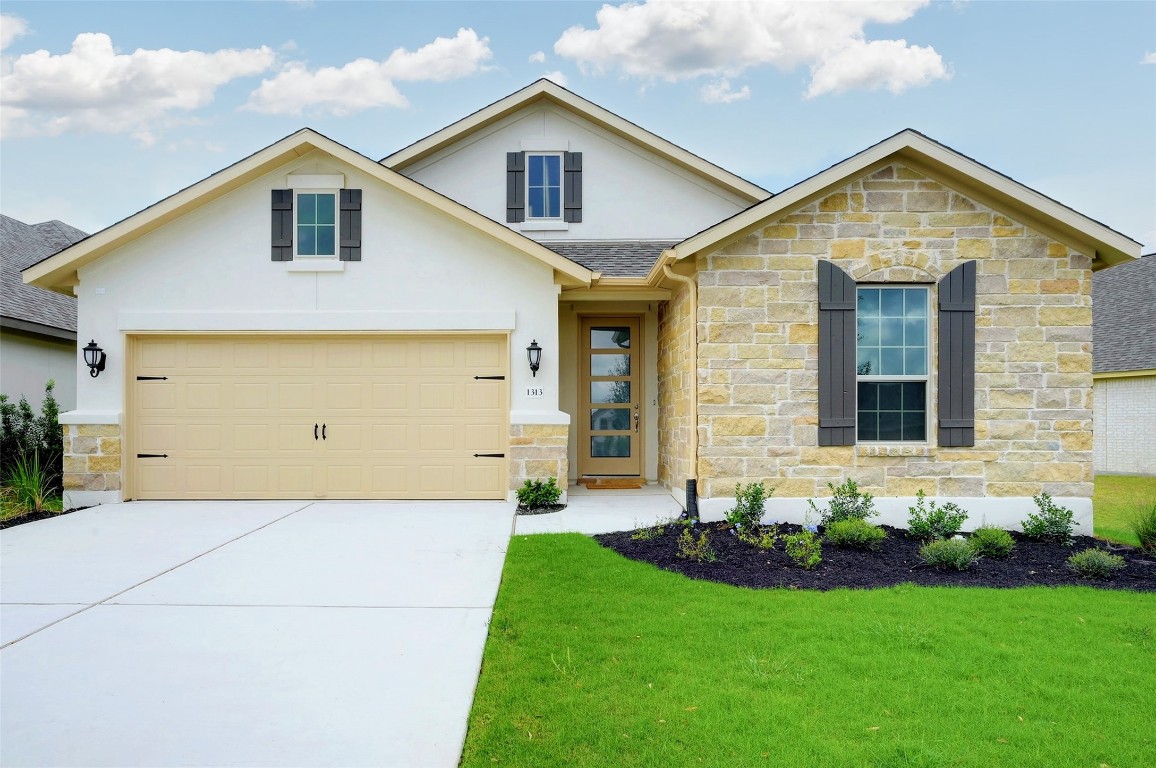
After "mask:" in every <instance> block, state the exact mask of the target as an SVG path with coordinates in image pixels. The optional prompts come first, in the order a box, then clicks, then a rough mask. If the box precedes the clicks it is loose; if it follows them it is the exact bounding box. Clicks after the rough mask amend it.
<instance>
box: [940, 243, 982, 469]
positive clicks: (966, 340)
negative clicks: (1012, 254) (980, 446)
mask: <svg viewBox="0 0 1156 768" xmlns="http://www.w3.org/2000/svg"><path fill="white" fill-rule="evenodd" d="M939 445H941V446H943V447H945V448H948V447H952V448H954V447H960V446H968V445H975V262H974V261H968V262H964V263H963V264H960V265H959V266H958V267H956V268H955V269H953V270H951V272H949V273H948V274H947V276H946V277H944V278H943V279H942V280H940V281H939Z"/></svg>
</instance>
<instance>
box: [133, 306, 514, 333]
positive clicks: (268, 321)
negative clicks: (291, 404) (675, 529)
mask: <svg viewBox="0 0 1156 768" xmlns="http://www.w3.org/2000/svg"><path fill="white" fill-rule="evenodd" d="M117 328H118V329H119V330H121V331H124V332H126V333H132V332H137V331H153V332H155V331H219V332H225V331H260V332H264V333H292V332H311V331H512V330H514V312H513V311H485V312H482V311H478V312H469V311H459V312H432V311H431V312H417V311H398V312H389V311H358V312H142V311H133V310H125V311H123V312H121V313H120V314H119V315H118V316H117Z"/></svg>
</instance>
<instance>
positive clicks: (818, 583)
mask: <svg viewBox="0 0 1156 768" xmlns="http://www.w3.org/2000/svg"><path fill="white" fill-rule="evenodd" d="M883 529H884V530H885V531H887V538H886V539H884V540H883V544H882V546H880V548H879V549H878V550H876V551H874V552H867V551H862V550H856V549H840V548H837V547H834V546H831V545H830V544H829V543H827V542H824V543H823V561H822V562H821V563H820V564H819V565H817V566H815V568H814V570H811V571H807V570H804V569H803V568H801V567H799V566H797V565H795V564H794V562H793V561H792V560H791V559H790V558H789V557H787V554H786V552H785V551H784V550H783V543H782V541H781V540H780V541H779V542H777V543H776V544H775V547H774V549H772V550H770V551H765V550H761V549H758V548H756V547H754V546H751V545H750V544H746V543H744V542H742V541H739V539H738V537H736V536H735V535H734V534H733V533H732V531H731V530H730V527H729V526H728V525H727V524H725V523H706V524H700V525H699V526H697V528H696V529H695V535H696V537H697V534H698V531H702V530H705V531H707V533H708V535H709V538H710V543H711V546H712V547H713V548H714V551H715V553H716V554H717V556H718V560H717V561H716V562H713V563H695V562H691V561H688V560H684V559H680V558H678V557H677V556H676V554H675V553H676V552H677V549H678V544H677V540H678V536H679V534H680V533H681V532H682V526H678V525H668V526H666V531H665V532H664V533H663V534H662V535H661V536H658V537H657V538H654V539H651V540H648V541H643V540H635V539H633V538H632V535H633V533H634V532H633V531H626V532H623V533H606V534H602V535H599V536H595V537H594V539H595V540H596V541H598V543H599V544H601V545H602V546H604V547H607V548H609V549H613V550H614V551H615V552H618V553H619V554H621V555H623V556H625V557H628V558H630V559H632V560H640V561H642V562H646V563H651V564H652V565H656V566H658V567H659V568H662V569H664V570H667V571H674V572H676V573H681V574H683V575H685V576H689V577H690V578H692V579H701V580H705V581H717V582H720V583H723V584H733V585H735V586H738V587H750V588H753V589H765V588H771V587H781V588H788V589H818V590H827V589H836V588H839V587H850V588H854V589H871V588H873V587H890V586H894V585H896V584H903V583H914V584H921V585H924V586H954V587H1001V588H1010V587H1028V586H1061V585H1083V586H1095V587H1102V588H1108V589H1131V590H1138V591H1144V592H1154V591H1156V557H1154V556H1152V555H1148V554H1146V553H1145V552H1143V551H1142V550H1139V549H1133V548H1132V547H1126V546H1122V545H1116V544H1110V543H1108V542H1105V541H1099V540H1097V539H1093V538H1092V537H1090V536H1077V537H1076V538H1075V541H1073V543H1072V545H1071V546H1068V547H1066V546H1063V545H1061V544H1052V543H1047V542H1041V541H1035V540H1032V539H1026V538H1024V537H1023V536H1022V535H1020V534H1018V533H1014V532H1013V533H1012V537H1013V538H1014V539H1015V542H1016V546H1015V549H1014V550H1012V553H1011V555H1010V556H1009V557H1007V558H1003V559H996V558H983V559H981V560H980V561H979V562H978V563H975V564H974V565H972V567H971V568H970V569H969V570H966V571H953V570H952V571H944V570H938V569H935V568H932V567H930V566H928V565H927V564H925V563H924V562H923V561H922V560H921V559H920V558H919V546H920V542H918V541H915V540H913V539H909V538H908V537H907V535H906V532H905V531H903V530H901V529H896V528H891V527H889V526H883ZM798 530H799V526H797V525H780V526H779V532H780V533H781V534H787V533H795V532H797V531H798ZM1088 547H1099V548H1101V549H1106V550H1110V551H1111V552H1112V553H1113V554H1117V555H1121V556H1123V557H1124V560H1125V562H1126V565H1125V567H1124V568H1123V569H1122V570H1121V571H1118V572H1117V574H1116V576H1114V577H1113V578H1111V579H1108V580H1104V581H1093V580H1089V579H1085V578H1081V577H1080V576H1078V575H1077V574H1075V573H1074V572H1072V571H1071V570H1069V569H1068V567H1067V563H1066V560H1067V559H1068V557H1070V556H1071V555H1072V554H1074V553H1076V552H1079V551H1081V550H1083V549H1086V548H1088Z"/></svg>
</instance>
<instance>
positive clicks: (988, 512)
mask: <svg viewBox="0 0 1156 768" xmlns="http://www.w3.org/2000/svg"><path fill="white" fill-rule="evenodd" d="M828 500H829V499H828V498H816V499H814V502H815V506H817V507H818V508H819V509H821V510H822V509H825V508H826V506H827V502H828ZM1054 500H1055V502H1056V504H1059V505H1060V506H1064V507H1067V508H1068V509H1070V510H1072V512H1073V513H1075V514H1074V517H1073V522H1074V523H1075V529H1074V532H1075V534H1076V535H1078V536H1091V535H1092V500H1091V499H1088V498H1082V497H1075V496H1064V497H1059V496H1057V497H1055V499H1054ZM807 501H808V500H807V499H768V500H767V503H766V507H765V508H764V509H765V510H766V512H765V514H764V515H763V522H764V523H766V524H770V523H775V522H779V523H794V524H796V525H802V524H803V523H805V522H808V515H810V520H809V522H811V523H815V524H818V522H819V521H818V520H817V519H815V516H814V515H813V514H811V511H810V507H809V506H808V504H807ZM917 501H918V499H916V497H914V496H888V497H882V496H876V497H875V509H876V510H877V511H878V512H879V514H878V515H876V516H874V517H872V518H870V519H869V520H868V522H869V523H872V524H874V525H890V526H892V527H895V528H903V529H906V528H907V520H908V517H909V514H910V513H909V511H908V510H909V508H910V507H913V506H915V504H916V502H917ZM933 501H935V502H937V503H939V504H943V503H945V502H949V501H950V502H954V503H956V504H958V505H959V506H960V507H962V508H963V509H965V510H967V511H968V514H969V517H968V518H967V520H966V521H965V522H964V524H963V530H964V531H974V530H975V529H976V528H978V527H979V526H981V525H996V526H999V527H1000V528H1004V529H1007V530H1010V531H1019V530H1022V528H1021V526H1020V522H1021V521H1023V520H1024V519H1025V518H1026V517H1027V516H1028V515H1029V514H1031V513H1038V512H1039V509H1038V508H1037V507H1036V504H1035V502H1034V501H1033V500H1032V497H1031V496H1005V497H999V496H981V497H968V496H936V497H935V498H934V499H933ZM734 506H735V499H734V498H733V497H727V498H717V499H703V498H700V499H699V500H698V512H699V518H700V519H702V520H703V521H704V522H718V521H721V520H725V519H726V513H727V511H728V510H731V509H734Z"/></svg>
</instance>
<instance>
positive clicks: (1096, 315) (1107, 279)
mask: <svg viewBox="0 0 1156 768" xmlns="http://www.w3.org/2000/svg"><path fill="white" fill-rule="evenodd" d="M1092 306H1093V312H1092V350H1093V353H1092V372H1093V373H1092V378H1093V380H1094V387H1093V389H1094V390H1095V413H1096V434H1095V439H1094V440H1093V441H1092V446H1093V449H1092V453H1093V465H1094V467H1095V470H1096V472H1102V473H1105V474H1117V475H1119V474H1124V475H1156V255H1154V254H1148V255H1147V256H1145V257H1144V258H1142V259H1140V260H1138V261H1132V262H1129V263H1127V264H1121V265H1119V266H1117V267H1113V268H1112V269H1109V270H1104V271H1102V272H1097V273H1096V274H1095V276H1093V278H1092Z"/></svg>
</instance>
